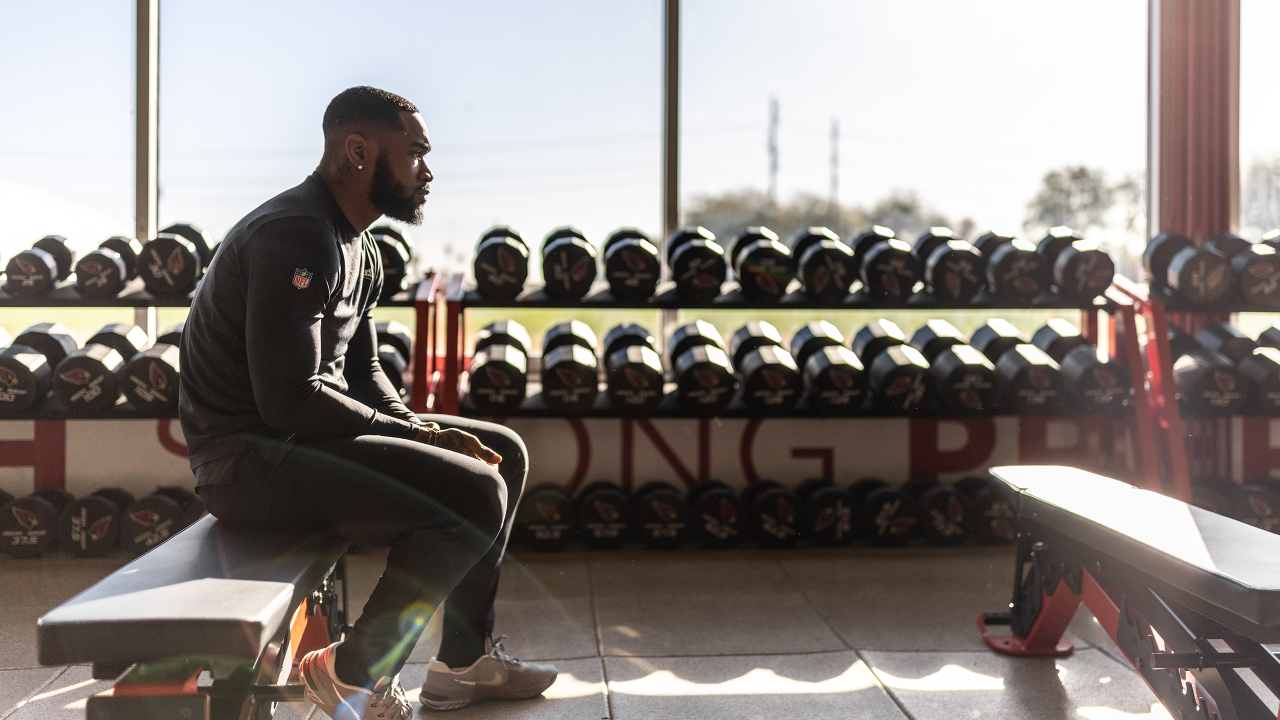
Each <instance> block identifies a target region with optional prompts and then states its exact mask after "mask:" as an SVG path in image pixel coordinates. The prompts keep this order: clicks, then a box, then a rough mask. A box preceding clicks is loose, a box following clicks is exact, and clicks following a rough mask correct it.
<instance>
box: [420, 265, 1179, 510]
mask: <svg viewBox="0 0 1280 720" xmlns="http://www.w3.org/2000/svg"><path fill="white" fill-rule="evenodd" d="M732 287H733V286H732V284H731V283H730V284H727V285H726V289H730V288H732ZM669 288H670V285H666V286H659V289H658V292H657V293H656V294H655V296H654V297H653V298H652V299H651V300H650V301H649V302H645V303H634V302H618V301H616V300H615V299H614V298H613V297H612V296H611V295H610V294H609V293H608V291H607V289H603V286H602V285H601V286H597V287H593V292H592V293H589V294H588V295H587V297H585V298H583V300H581V301H577V302H564V301H556V300H551V299H549V298H548V297H547V296H546V295H545V293H543V292H542V291H541V289H540V288H537V287H528V288H526V290H525V292H524V293H522V294H521V295H520V296H519V297H517V298H516V299H515V300H511V301H499V302H494V301H489V300H486V299H484V298H482V297H481V296H480V295H479V294H478V293H476V292H475V291H474V290H472V289H470V288H469V287H468V285H467V283H466V281H465V278H464V276H463V275H461V274H455V275H452V276H450V277H448V278H447V280H446V278H444V277H442V276H437V277H435V278H432V280H431V281H430V282H424V283H422V284H421V285H419V286H418V292H417V295H416V298H415V303H416V305H417V313H416V317H417V323H418V326H417V335H416V338H417V341H416V342H415V353H414V360H413V374H414V377H415V378H423V379H425V380H426V381H425V382H415V383H414V388H413V397H412V404H411V406H412V408H413V409H414V410H415V411H416V412H436V413H444V414H458V413H459V412H460V410H461V408H460V395H461V382H462V378H463V374H464V372H465V371H466V370H467V366H468V363H469V362H470V358H469V355H468V352H467V350H468V348H467V346H466V343H467V338H466V337H464V335H465V331H464V325H465V315H466V312H467V310H468V309H479V308H485V309H495V308H508V309H511V310H513V311H515V312H513V315H515V314H516V313H518V311H519V310H521V309H530V310H533V309H539V310H541V309H551V308H561V309H565V310H574V309H583V308H587V309H619V310H624V309H629V310H659V311H661V312H662V327H661V337H663V338H665V337H667V336H668V335H669V334H670V332H671V330H672V329H674V327H675V325H676V313H677V311H678V310H681V309H760V310H766V309H768V310H778V309H796V310H810V311H812V310H833V311H834V310H841V309H850V310H874V309H885V310H915V311H919V312H921V313H922V314H924V313H927V312H928V311H929V310H930V309H935V308H932V307H930V306H927V305H917V304H914V303H907V304H900V303H899V304H893V305H888V304H880V303H874V302H870V301H868V300H866V299H865V296H859V295H851V296H850V297H849V298H848V299H847V300H846V301H845V302H844V303H842V304H840V305H836V306H830V305H818V304H815V303H813V302H812V301H809V300H808V299H807V298H805V297H804V296H803V295H802V294H800V293H791V294H789V295H786V296H784V297H783V299H782V300H781V302H779V303H759V302H751V301H749V300H747V299H746V298H745V297H743V296H742V294H741V293H740V292H737V291H736V290H731V291H730V292H727V293H724V294H722V295H720V296H719V297H717V298H716V299H715V300H714V301H712V302H708V303H687V302H684V301H682V300H680V299H679V298H677V297H676V295H675V293H674V291H673V290H671V289H669ZM936 309H939V310H953V309H957V308H950V307H948V308H936ZM959 309H966V310H967V309H993V310H996V309H1029V308H1028V306H1027V305H1025V304H1023V305H1012V304H1005V303H997V302H990V301H988V302H978V303H975V304H972V305H966V306H964V307H963V308H959ZM1030 309H1073V310H1079V311H1081V319H1082V322H1081V333H1082V334H1083V335H1084V337H1085V338H1086V339H1088V340H1089V342H1091V343H1092V344H1095V345H1098V344H1099V341H1101V343H1102V345H1101V346H1102V347H1103V348H1104V349H1106V350H1107V351H1108V352H1109V353H1110V354H1111V355H1113V356H1115V357H1117V358H1119V359H1120V360H1121V361H1122V362H1123V363H1124V364H1125V367H1126V368H1127V369H1128V371H1129V373H1130V375H1131V377H1133V379H1134V381H1135V382H1134V384H1135V396H1134V398H1133V401H1132V403H1131V406H1130V408H1129V409H1128V410H1127V411H1126V413H1125V415H1124V416H1123V417H1122V418H1111V417H1109V416H1101V415H1099V416H1085V415H1073V416H1070V418H1071V419H1073V420H1076V421H1078V422H1079V423H1082V424H1081V425H1080V427H1084V424H1089V423H1093V431H1096V433H1097V435H1096V438H1095V439H1098V438H1101V439H1102V442H1106V439H1109V438H1114V437H1117V436H1121V435H1126V433H1125V432H1124V430H1125V429H1128V430H1131V431H1132V443H1131V445H1130V446H1129V447H1128V448H1126V449H1125V450H1122V451H1120V452H1119V453H1116V454H1124V453H1125V452H1128V453H1130V454H1129V457H1128V458H1126V460H1127V462H1128V464H1129V467H1130V469H1131V471H1132V475H1133V477H1132V479H1134V480H1135V481H1138V482H1141V483H1142V484H1144V485H1145V486H1147V487H1159V486H1160V464H1159V453H1158V447H1157V444H1156V440H1155V433H1154V431H1153V427H1154V424H1155V415H1154V412H1153V411H1154V409H1155V405H1153V403H1152V402H1151V400H1150V398H1149V397H1148V393H1147V392H1146V390H1145V388H1144V387H1143V385H1142V383H1141V382H1140V380H1141V379H1142V378H1143V377H1144V376H1145V375H1146V371H1145V368H1144V367H1143V364H1142V354H1141V351H1140V348H1139V344H1138V338H1137V322H1136V320H1135V316H1136V315H1137V314H1138V313H1139V306H1138V304H1137V302H1136V301H1135V300H1134V299H1133V298H1130V297H1129V296H1128V295H1126V294H1125V293H1124V292H1123V291H1121V290H1118V289H1117V288H1112V289H1110V290H1109V291H1108V293H1107V295H1106V296H1105V297H1104V298H1102V299H1100V300H1099V301H1097V303H1096V304H1095V305H1093V306H1089V307H1081V306H1079V305H1071V304H1062V303H1057V302H1048V303H1035V304H1032V305H1031V306H1030ZM1098 311H1102V312H1101V313H1099V312H1098ZM1100 314H1102V315H1103V316H1104V317H1106V318H1107V321H1106V327H1105V331H1104V332H1102V333H1100V329H1101V328H1100V327H1099V320H1098V318H1099V315H1100ZM529 415H531V413H525V412H523V411H521V412H519V413H515V414H513V415H512V417H511V418H498V419H497V420H498V421H499V422H507V423H510V422H512V421H517V422H519V423H521V425H520V427H521V428H522V429H529V428H531V427H534V424H536V423H538V422H540V421H542V420H544V419H554V420H557V421H560V422H568V424H569V426H570V427H571V428H572V432H573V435H574V437H575V438H576V441H577V442H578V443H579V462H578V464H577V467H576V468H575V469H574V470H573V471H572V472H570V473H568V474H569V475H570V479H569V481H568V482H567V483H565V482H564V481H563V480H562V479H561V480H560V481H559V484H567V485H568V486H569V489H570V490H573V489H575V488H576V486H577V485H579V484H580V483H581V482H582V481H583V480H584V479H585V468H584V462H583V460H582V457H581V452H582V450H581V444H582V443H583V442H584V440H585V439H586V436H587V434H588V430H587V427H586V423H590V422H597V421H605V420H612V421H616V422H619V423H621V427H622V432H623V437H622V439H621V441H620V442H621V445H620V453H621V454H622V455H623V456H624V457H626V458H628V461H629V458H630V457H631V453H632V452H633V449H634V442H633V441H632V440H630V439H629V437H628V435H629V434H632V433H637V434H638V432H642V433H643V435H647V436H648V438H649V439H650V440H652V441H653V443H654V444H655V445H659V447H658V451H659V453H660V454H661V455H662V457H663V458H664V459H665V460H666V461H667V462H668V463H669V464H671V465H672V466H673V467H675V468H676V471H677V475H679V476H680V478H679V479H682V480H684V481H685V482H686V484H692V482H693V481H696V480H701V479H706V477H707V473H708V465H709V463H708V461H707V459H706V457H705V455H704V453H703V446H704V445H705V444H706V438H707V436H708V434H709V432H710V431H709V429H708V426H709V425H710V424H711V423H714V424H715V425H716V426H719V425H721V424H723V423H727V422H729V421H731V420H740V421H743V422H745V427H744V428H743V430H742V438H743V439H742V440H741V447H742V448H743V449H742V450H741V454H742V460H743V465H744V467H745V468H747V469H746V470H745V471H744V474H745V475H746V480H747V481H748V482H751V481H752V480H754V479H755V478H754V477H752V475H753V474H754V472H753V471H752V470H751V469H750V468H751V462H750V459H749V458H748V457H747V455H748V450H747V449H746V448H747V446H748V445H749V444H750V442H751V441H753V440H754V439H755V436H756V433H757V431H758V430H759V427H760V424H761V423H762V422H765V420H763V419H761V418H737V417H732V418H731V417H728V416H726V417H723V418H715V419H706V418H682V419H683V420H684V421H685V422H686V423H687V424H688V425H690V426H692V425H694V424H696V429H692V428H682V431H683V432H685V433H686V434H696V435H697V436H698V438H699V452H698V460H697V461H696V462H690V463H688V464H687V465H685V466H681V465H680V464H679V461H678V459H676V458H673V457H672V455H673V452H672V450H671V448H670V447H668V446H666V444H660V441H661V438H660V437H659V436H660V434H661V433H660V432H658V431H657V430H655V429H654V427H653V423H651V422H649V420H648V419H643V418H635V419H627V418H624V417H622V416H621V415H614V414H609V413H599V412H593V413H591V414H590V416H589V417H578V418H559V417H551V416H545V415H543V416H540V417H529ZM992 418H994V419H996V420H1001V419H1004V416H987V418H984V419H992ZM1084 418H1087V419H1084ZM654 420H655V422H656V421H657V419H656V418H655V419H654ZM671 420H672V422H675V421H676V419H675V418H672V419H671ZM948 420H957V419H956V418H953V417H949V416H948V417H925V418H917V419H906V418H900V417H898V418H889V417H879V416H857V417H853V418H826V417H823V418H818V417H812V418H811V417H808V416H804V417H794V416H793V417H786V418H770V419H768V422H770V423H772V424H774V426H775V427H776V426H779V425H780V424H781V423H785V422H788V421H790V422H809V423H812V422H814V421H816V422H819V423H829V424H830V423H837V424H838V423H871V424H872V425H853V424H851V425H850V426H849V428H850V429H849V431H850V432H853V433H855V434H856V433H857V432H858V430H857V428H862V429H866V428H868V427H874V426H875V425H876V424H879V425H881V426H883V425H884V424H886V423H892V422H905V423H909V424H912V425H913V431H912V432H913V438H912V440H911V441H910V444H909V449H908V452H909V453H912V454H914V453H916V452H929V451H930V450H929V448H922V447H918V446H917V445H916V444H915V443H916V439H915V437H914V425H915V423H917V422H918V423H919V424H920V425H921V426H922V427H926V429H928V430H929V431H930V432H933V430H932V428H935V427H936V426H937V425H939V424H940V423H941V422H943V421H948ZM1013 420H1014V421H1015V422H1016V423H1017V427H1018V429H1019V430H1021V429H1022V428H1023V426H1024V425H1026V426H1032V425H1034V424H1036V423H1039V422H1042V421H1045V417H1044V416H1034V417H1033V416H1018V417H1014V418H1013ZM779 421H781V423H780V422H779ZM1046 422H1047V421H1046ZM808 427H810V428H813V427H814V426H813V425H809V426H808ZM1037 427H1038V428H1039V429H1038V430H1036V431H1037V432H1040V431H1042V427H1040V426H1037ZM804 432H805V431H803V430H801V431H800V433H801V434H803V433H804ZM1082 434H1083V432H1082ZM824 452H825V453H826V454H825V455H823V454H822V453H824ZM832 452H833V451H832V450H830V449H825V450H824V449H819V448H803V447H793V448H791V457H793V458H816V459H820V460H821V461H822V463H823V471H824V473H826V474H830V473H831V464H832ZM806 453H810V454H806ZM589 455H590V452H589V451H588V457H589ZM1064 461H1065V459H1064ZM695 465H696V466H697V471H696V476H695V471H694V470H692V469H687V468H691V467H692V466H695ZM1121 472H1124V471H1121ZM1124 474H1128V473H1124ZM535 475H536V473H535ZM630 479H631V477H630V472H629V471H626V470H624V471H623V473H622V478H621V481H620V484H622V485H623V486H624V488H626V489H630V488H629V487H627V486H628V485H629V484H630ZM721 479H726V478H721ZM533 480H537V478H536V477H535V478H533Z"/></svg>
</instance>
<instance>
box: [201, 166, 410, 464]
mask: <svg viewBox="0 0 1280 720" xmlns="http://www.w3.org/2000/svg"><path fill="white" fill-rule="evenodd" d="M381 289H382V261H381V258H380V256H379V254H378V249H377V247H376V246H375V245H374V243H373V239H372V237H371V236H369V234H368V233H358V232H356V231H355V229H354V228H353V227H352V226H351V224H350V223H349V222H348V221H347V219H346V216H345V215H344V214H343V213H342V209H341V208H340V207H339V206H338V203H337V201H336V200H335V199H334V197H333V194H332V193H330V192H329V189H328V187H326V186H325V184H324V181H323V180H321V178H320V176H319V175H318V174H314V173H313V174H312V175H311V176H310V177H308V178H307V179H306V180H305V181H303V182H302V184H301V185H298V186H297V187H295V188H292V189H290V190H287V191H285V192H283V193H281V194H279V195H277V196H276V197H274V198H272V199H271V200H269V201H267V202H266V203H264V204H263V205H262V206H260V207H259V208H258V209H256V210H254V211H253V212H251V213H249V214H248V215H247V216H245V218H244V219H242V220H241V221H240V222H239V223H238V224H236V226H235V227H233V228H232V229H231V231H230V232H228V233H227V236H226V238H225V239H224V240H223V243H222V246H221V247H220V248H219V249H218V253H217V256H216V257H215V258H214V260H213V262H212V263H211V264H210V266H209V269H208V271H207V272H206V273H205V276H204V280H203V281H202V282H201V283H200V288H199V289H198V290H197V291H196V295H195V299H194V300H193V301H192V303H191V315H190V316H189V317H188V319H187V323H186V326H185V327H184V329H183V334H182V375H181V378H182V379H181V385H180V388H181V389H180V393H179V416H180V417H181V419H182V431H183V433H184V434H185V435H186V440H187V450H188V453H189V455H190V461H191V467H192V468H193V469H194V468H196V467H199V466H200V465H203V464H204V463H207V462H210V461H212V460H217V459H219V458H223V457H227V456H229V455H234V454H237V453H239V452H241V451H242V450H244V449H245V448H247V447H249V446H250V443H251V442H252V441H253V437H257V438H266V439H269V440H276V441H279V442H276V443H267V444H266V445H267V446H268V447H270V448H271V449H270V450H267V451H265V452H264V454H266V455H269V457H268V458H267V459H268V460H270V461H271V462H273V463H279V461H280V458H282V457H283V456H284V454H285V453H286V452H288V448H289V446H290V444H291V443H292V442H293V440H294V439H303V440H321V439H328V438H333V437H339V436H343V435H358V434H370V435H388V436H394V437H404V438H411V437H413V436H414V435H415V434H416V432H417V431H416V430H415V429H414V427H413V424H412V422H411V421H412V420H413V419H414V415H413V413H411V412H410V411H409V409H408V408H406V407H405V406H404V404H403V403H402V402H400V398H399V396H398V395H397V393H396V391H395V389H394V387H393V386H392V385H391V382H390V381H389V380H388V379H387V377H386V375H385V374H384V373H383V372H382V367H381V365H379V363H378V357H377V339H376V331H375V330H374V325H373V316H372V314H371V313H372V310H373V307H374V305H375V304H376V301H377V298H378V294H379V292H380V291H381ZM249 436H253V437H249ZM252 444H253V446H254V447H258V448H260V449H261V448H262V447H263V445H264V444H263V443H259V442H253V443H252Z"/></svg>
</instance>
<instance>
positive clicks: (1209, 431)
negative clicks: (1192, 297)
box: [1113, 282, 1280, 503]
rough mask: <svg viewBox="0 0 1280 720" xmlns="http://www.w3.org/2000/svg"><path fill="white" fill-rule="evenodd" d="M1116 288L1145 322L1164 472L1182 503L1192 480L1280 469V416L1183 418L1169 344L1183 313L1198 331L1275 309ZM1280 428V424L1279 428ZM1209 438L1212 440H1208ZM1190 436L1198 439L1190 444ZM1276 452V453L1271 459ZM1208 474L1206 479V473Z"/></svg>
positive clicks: (1247, 477)
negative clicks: (1278, 432) (1277, 446)
mask: <svg viewBox="0 0 1280 720" xmlns="http://www.w3.org/2000/svg"><path fill="white" fill-rule="evenodd" d="M1113 289H1116V290H1119V291H1120V292H1121V293H1123V294H1124V295H1125V296H1126V297H1127V298H1130V299H1131V300H1132V301H1133V303H1134V305H1135V307H1136V308H1138V310H1139V312H1140V313H1141V314H1142V316H1143V319H1144V320H1145V325H1146V341H1147V342H1146V346H1147V347H1146V360H1147V377H1148V380H1149V382H1150V384H1151V393H1150V395H1151V401H1152V406H1153V407H1152V412H1153V416H1154V419H1155V421H1156V424H1155V428H1156V429H1157V430H1158V433H1159V437H1158V442H1159V443H1160V446H1161V449H1162V450H1163V452H1161V453H1160V458H1161V459H1162V460H1163V461H1164V467H1163V470H1164V476H1165V477H1166V478H1167V479H1168V481H1169V484H1170V486H1171V487H1169V488H1167V489H1168V490H1169V491H1171V494H1172V495H1174V496H1175V497H1177V498H1178V499H1179V500H1182V501H1183V502H1188V503H1189V502H1191V500H1192V497H1191V495H1192V479H1193V475H1194V476H1196V477H1195V478H1194V479H1196V480H1200V479H1205V478H1207V477H1229V476H1233V475H1234V476H1235V477H1234V479H1235V480H1237V481H1243V482H1246V483H1247V482H1250V481H1253V480H1256V479H1257V477H1256V476H1257V475H1258V474H1259V472H1261V471H1267V472H1270V471H1271V470H1272V468H1275V469H1280V455H1276V451H1275V450H1273V449H1272V447H1271V440H1270V437H1271V435H1272V433H1273V432H1274V431H1273V430H1272V427H1271V426H1272V424H1273V423H1275V422H1277V421H1280V418H1272V417H1270V416H1255V415H1237V416H1230V417H1219V418H1184V417H1183V416H1182V412H1181V409H1180V408H1179V406H1178V401H1177V394H1176V389H1175V387H1174V381H1173V354H1172V352H1171V350H1170V347H1169V339H1168V338H1169V335H1168V333H1169V326H1170V324H1171V323H1173V322H1174V320H1173V319H1172V318H1170V315H1171V314H1174V315H1175V317H1176V316H1178V315H1180V316H1181V319H1182V321H1183V322H1185V323H1187V324H1189V325H1190V327H1187V328H1184V329H1185V330H1187V331H1188V332H1191V333H1192V334H1193V335H1194V334H1195V332H1196V331H1198V330H1199V329H1201V328H1203V327H1206V326H1208V325H1210V324H1212V323H1216V322H1224V321H1232V319H1233V318H1234V317H1235V316H1236V315H1239V314H1242V313H1255V312H1271V313H1274V312H1275V311H1270V310H1261V309H1258V308H1254V307H1241V306H1239V305H1235V304H1231V303H1217V304H1214V305H1211V306H1207V307H1190V306H1185V305H1183V304H1180V303H1178V302H1177V300H1176V299H1175V298H1171V297H1168V296H1165V295H1161V294H1151V293H1149V292H1148V289H1147V288H1145V287H1142V286H1138V285H1135V284H1133V283H1128V282H1124V283H1121V282H1117V283H1116V284H1115V286H1113ZM1277 429H1280V428H1277ZM1206 435H1207V436H1208V437H1207V440H1208V442H1205V440H1206V438H1205V437H1203V436H1206ZM1189 440H1194V441H1196V442H1192V443H1191V444H1189V443H1188V441H1189ZM1273 455H1276V457H1274V458H1273V457H1272V456H1273ZM1201 476H1203V477H1201Z"/></svg>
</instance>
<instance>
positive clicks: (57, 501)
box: [0, 488, 75, 559]
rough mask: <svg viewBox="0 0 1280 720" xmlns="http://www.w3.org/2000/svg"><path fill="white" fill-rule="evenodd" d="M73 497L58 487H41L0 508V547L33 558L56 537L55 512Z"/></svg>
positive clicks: (47, 549) (38, 555)
mask: <svg viewBox="0 0 1280 720" xmlns="http://www.w3.org/2000/svg"><path fill="white" fill-rule="evenodd" d="M74 499H75V498H74V497H73V496H72V495H71V493H69V492H67V491H66V490H63V489H61V488H42V489H40V490H37V491H35V492H34V493H32V494H30V495H28V496H26V497H21V498H17V499H14V500H11V501H9V503H8V504H6V505H5V506H4V507H2V508H0V550H3V551H5V552H7V553H9V555H10V556H12V557H14V558H18V559H28V558H37V557H40V556H41V555H44V554H45V553H46V552H48V551H49V550H50V549H52V548H53V546H54V541H55V540H57V528H58V514H59V513H61V512H62V511H63V509H64V508H66V507H67V506H68V505H70V504H71V501H72V500H74Z"/></svg>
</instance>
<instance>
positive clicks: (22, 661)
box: [0, 556, 130, 669]
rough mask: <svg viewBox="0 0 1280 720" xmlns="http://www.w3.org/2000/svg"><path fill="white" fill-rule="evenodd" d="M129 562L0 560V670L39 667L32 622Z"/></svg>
mask: <svg viewBox="0 0 1280 720" xmlns="http://www.w3.org/2000/svg"><path fill="white" fill-rule="evenodd" d="M129 560H130V558H127V557H123V556H112V557H106V558H72V557H45V558H39V559H35V560H12V559H9V558H4V557H0V577H3V578H4V582H3V583H0V608H4V621H3V622H0V669H7V668H33V667H39V665H40V663H39V662H38V661H37V660H36V619H37V618H39V617H40V616H41V615H43V614H45V613H47V612H49V611H50V610H52V609H53V608H55V607H57V606H58V605H60V604H62V603H63V602H65V601H66V600H69V599H71V598H72V597H74V596H75V595H77V594H79V593H80V592H81V591H83V590H84V589H85V588H88V587H89V586H90V585H93V584H94V583H96V582H98V581H99V580H101V579H102V578H104V577H106V576H107V575H109V574H110V573H111V572H112V571H113V570H115V569H117V568H119V567H120V566H122V565H124V564H125V563H127V562H128V561H129Z"/></svg>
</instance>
